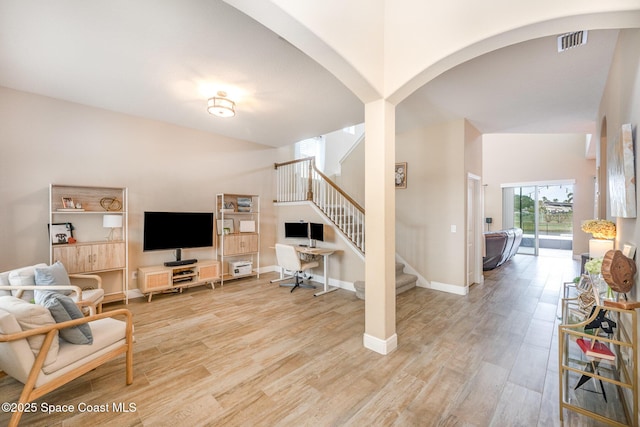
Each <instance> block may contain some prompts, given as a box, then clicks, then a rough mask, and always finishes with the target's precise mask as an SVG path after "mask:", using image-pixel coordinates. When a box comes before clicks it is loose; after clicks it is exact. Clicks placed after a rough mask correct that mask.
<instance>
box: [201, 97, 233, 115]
mask: <svg viewBox="0 0 640 427" xmlns="http://www.w3.org/2000/svg"><path fill="white" fill-rule="evenodd" d="M207 111H208V112H209V114H213V115H214V116H218V117H233V116H235V115H236V103H235V102H233V101H232V100H230V99H229V98H227V92H222V91H220V92H218V93H217V95H216V96H214V97H213V98H209V100H208V101H207Z"/></svg>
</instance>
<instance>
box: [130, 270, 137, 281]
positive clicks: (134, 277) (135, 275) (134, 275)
mask: <svg viewBox="0 0 640 427" xmlns="http://www.w3.org/2000/svg"><path fill="white" fill-rule="evenodd" d="M131 278H132V279H133V280H138V272H137V271H132V272H131Z"/></svg>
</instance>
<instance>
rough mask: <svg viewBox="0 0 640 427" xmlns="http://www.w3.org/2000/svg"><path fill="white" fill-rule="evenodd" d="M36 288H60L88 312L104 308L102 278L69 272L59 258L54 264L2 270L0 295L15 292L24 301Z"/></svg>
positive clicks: (31, 298)
mask: <svg viewBox="0 0 640 427" xmlns="http://www.w3.org/2000/svg"><path fill="white" fill-rule="evenodd" d="M35 291H57V292H63V293H65V294H68V295H69V296H70V297H71V299H72V300H73V301H74V302H76V303H77V304H78V306H81V307H87V310H88V311H89V314H92V315H93V314H96V313H100V312H101V311H102V301H103V300H104V289H103V288H102V278H101V277H100V276H98V275H95V274H67V271H66V269H65V268H64V266H63V265H62V264H61V263H60V262H56V263H54V264H52V265H51V266H48V265H47V264H36V265H32V266H28V267H21V268H16V269H14V270H10V271H5V272H2V273H0V296H3V295H13V296H15V297H17V298H21V299H23V300H25V301H33V300H34V295H35V294H34V292H35Z"/></svg>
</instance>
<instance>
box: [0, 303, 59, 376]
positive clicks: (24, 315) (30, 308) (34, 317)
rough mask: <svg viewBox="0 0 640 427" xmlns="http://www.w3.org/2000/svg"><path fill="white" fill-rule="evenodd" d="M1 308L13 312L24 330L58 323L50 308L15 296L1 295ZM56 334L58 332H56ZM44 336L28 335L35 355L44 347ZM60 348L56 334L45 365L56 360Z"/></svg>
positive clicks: (28, 340)
mask: <svg viewBox="0 0 640 427" xmlns="http://www.w3.org/2000/svg"><path fill="white" fill-rule="evenodd" d="M0 309H2V310H4V311H6V312H8V313H11V314H12V315H13V317H15V318H16V320H17V322H18V324H19V325H20V328H21V329H22V330H23V331H27V330H30V329H36V328H39V327H41V326H46V325H55V324H56V321H55V320H54V319H53V317H52V316H51V313H50V312H49V310H47V309H46V308H44V307H42V306H40V305H37V304H31V303H28V302H26V301H23V300H21V299H20V298H16V297H14V296H2V297H0ZM56 335H58V334H57V333H56ZM44 338H45V336H44V335H34V336H31V337H27V342H28V343H29V347H30V348H31V351H32V352H33V355H34V356H36V357H37V356H38V353H40V348H41V347H42V343H43V342H44ZM58 349H59V344H58V337H57V336H56V337H55V338H54V339H53V342H52V343H51V347H50V348H49V352H48V353H47V357H46V358H45V359H44V366H47V365H50V364H51V363H53V362H55V361H56V359H57V357H58Z"/></svg>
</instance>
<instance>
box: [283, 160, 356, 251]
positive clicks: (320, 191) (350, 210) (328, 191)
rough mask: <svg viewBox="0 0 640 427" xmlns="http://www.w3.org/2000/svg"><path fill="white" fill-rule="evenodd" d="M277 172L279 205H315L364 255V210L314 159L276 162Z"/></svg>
mask: <svg viewBox="0 0 640 427" xmlns="http://www.w3.org/2000/svg"><path fill="white" fill-rule="evenodd" d="M275 169H276V172H277V179H276V200H275V202H278V203H282V202H299V201H309V202H312V203H313V204H315V205H316V206H317V207H318V209H320V210H321V211H322V212H323V213H324V214H325V215H326V216H327V218H329V219H330V220H331V222H333V224H334V225H335V226H336V227H337V229H338V230H340V232H342V234H343V235H344V236H345V237H346V238H347V239H348V240H349V241H350V242H351V243H352V245H353V247H354V248H355V250H357V251H359V252H360V253H361V254H362V255H364V252H365V236H364V208H363V207H362V206H360V205H359V204H358V203H357V202H356V201H355V200H353V199H352V198H351V197H350V196H349V195H348V194H347V193H345V192H344V191H343V190H342V189H341V188H340V187H338V186H337V185H336V184H335V183H334V182H333V181H331V180H330V179H329V178H328V177H327V176H326V175H324V174H323V173H322V172H321V171H320V170H318V169H317V168H316V164H315V158H314V157H307V158H304V159H297V160H292V161H290V162H285V163H276V165H275Z"/></svg>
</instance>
